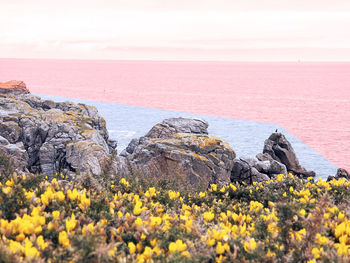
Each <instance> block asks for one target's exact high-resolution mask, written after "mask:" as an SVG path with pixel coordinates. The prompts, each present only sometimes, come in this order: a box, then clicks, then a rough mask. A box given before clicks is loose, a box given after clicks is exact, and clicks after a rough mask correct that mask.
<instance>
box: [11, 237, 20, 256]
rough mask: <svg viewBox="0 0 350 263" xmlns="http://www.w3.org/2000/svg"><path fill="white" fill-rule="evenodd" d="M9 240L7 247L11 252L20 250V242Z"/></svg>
mask: <svg viewBox="0 0 350 263" xmlns="http://www.w3.org/2000/svg"><path fill="white" fill-rule="evenodd" d="M9 241H10V244H9V248H10V250H11V252H12V253H17V252H18V251H20V250H21V248H22V245H21V244H20V243H18V242H16V241H13V240H11V239H10V240H9Z"/></svg>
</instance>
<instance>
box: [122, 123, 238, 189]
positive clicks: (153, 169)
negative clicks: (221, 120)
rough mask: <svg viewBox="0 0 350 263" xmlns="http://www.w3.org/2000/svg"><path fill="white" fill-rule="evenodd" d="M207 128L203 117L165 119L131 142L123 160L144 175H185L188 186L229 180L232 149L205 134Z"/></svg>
mask: <svg viewBox="0 0 350 263" xmlns="http://www.w3.org/2000/svg"><path fill="white" fill-rule="evenodd" d="M177 125H178V126H177ZM207 127H208V124H207V123H206V122H204V121H202V120H193V119H184V118H178V119H175V118H174V119H168V120H165V121H163V122H161V123H159V124H157V125H155V126H154V127H153V128H152V129H151V130H150V132H148V133H147V135H146V136H144V137H142V138H140V139H138V140H133V141H132V142H131V145H132V146H130V145H129V146H128V147H132V148H133V149H132V151H130V152H131V153H129V154H128V155H127V157H126V160H127V161H126V163H128V165H129V166H130V170H132V171H138V172H137V173H138V174H140V173H141V174H142V175H143V176H155V177H158V178H162V177H169V176H170V177H172V178H174V179H176V177H185V178H184V180H185V184H187V185H188V186H190V187H203V188H206V187H208V185H209V184H212V183H216V184H223V183H228V182H229V181H230V174H231V170H232V167H233V160H234V158H235V152H234V151H233V150H232V149H231V148H230V146H229V145H228V144H227V143H225V142H223V141H222V140H221V139H219V138H216V137H213V136H209V135H207ZM178 131H182V132H181V133H177V132H178ZM134 173H135V172H134Z"/></svg>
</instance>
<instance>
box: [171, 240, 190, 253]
mask: <svg viewBox="0 0 350 263" xmlns="http://www.w3.org/2000/svg"><path fill="white" fill-rule="evenodd" d="M186 249H187V245H186V244H185V243H183V242H182V240H180V239H178V240H176V242H170V244H169V252H170V253H175V252H177V251H178V252H183V251H185V250H186Z"/></svg>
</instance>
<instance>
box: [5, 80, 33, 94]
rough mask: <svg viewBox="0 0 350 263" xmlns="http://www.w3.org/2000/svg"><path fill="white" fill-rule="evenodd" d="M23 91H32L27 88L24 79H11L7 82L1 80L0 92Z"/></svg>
mask: <svg viewBox="0 0 350 263" xmlns="http://www.w3.org/2000/svg"><path fill="white" fill-rule="evenodd" d="M13 91H14V92H23V93H30V91H29V90H28V89H27V86H26V84H25V83H24V82H23V81H18V80H11V81H7V82H3V83H2V82H0V92H1V93H9V92H13Z"/></svg>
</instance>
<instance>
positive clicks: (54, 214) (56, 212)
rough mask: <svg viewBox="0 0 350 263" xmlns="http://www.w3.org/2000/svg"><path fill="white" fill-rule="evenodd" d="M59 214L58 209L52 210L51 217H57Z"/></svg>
mask: <svg viewBox="0 0 350 263" xmlns="http://www.w3.org/2000/svg"><path fill="white" fill-rule="evenodd" d="M59 216H60V211H57V210H55V211H53V212H52V218H53V219H57V218H59Z"/></svg>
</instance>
